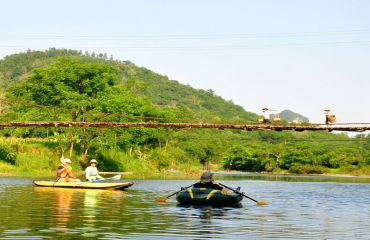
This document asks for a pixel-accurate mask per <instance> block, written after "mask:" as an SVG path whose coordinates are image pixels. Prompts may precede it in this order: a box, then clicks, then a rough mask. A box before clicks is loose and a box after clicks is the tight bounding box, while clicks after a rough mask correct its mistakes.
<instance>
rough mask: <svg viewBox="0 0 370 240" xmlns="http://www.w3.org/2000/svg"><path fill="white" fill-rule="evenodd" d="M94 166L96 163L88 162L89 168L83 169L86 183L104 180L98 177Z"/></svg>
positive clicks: (93, 161) (92, 160)
mask: <svg viewBox="0 0 370 240" xmlns="http://www.w3.org/2000/svg"><path fill="white" fill-rule="evenodd" d="M96 164H98V162H97V161H96V160H95V159H91V160H90V166H89V167H87V168H86V169H85V174H86V181H89V182H97V181H99V180H103V179H104V178H103V177H102V176H100V175H99V171H98V169H97V168H96Z"/></svg>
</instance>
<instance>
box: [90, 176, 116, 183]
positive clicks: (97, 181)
mask: <svg viewBox="0 0 370 240" xmlns="http://www.w3.org/2000/svg"><path fill="white" fill-rule="evenodd" d="M120 179H121V175H115V176H113V177H110V178H104V179H98V180H92V182H93V183H94V182H95V183H99V182H105V181H107V180H120Z"/></svg>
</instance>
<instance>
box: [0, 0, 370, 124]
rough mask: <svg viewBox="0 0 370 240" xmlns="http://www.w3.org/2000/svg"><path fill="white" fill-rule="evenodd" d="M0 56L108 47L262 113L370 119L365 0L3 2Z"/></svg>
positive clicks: (369, 6) (368, 6)
mask: <svg viewBox="0 0 370 240" xmlns="http://www.w3.org/2000/svg"><path fill="white" fill-rule="evenodd" d="M0 9H1V14H0V58H3V57H5V56H6V55H8V54H12V53H17V52H21V51H26V50H27V49H28V48H30V49H32V50H44V49H47V48H49V47H57V48H71V49H77V50H80V49H81V50H83V51H85V50H88V51H95V52H96V53H107V54H108V55H113V56H114V58H116V59H120V60H130V61H132V62H133V63H135V64H137V65H139V66H143V67H146V68H149V69H151V70H153V71H155V72H157V73H160V74H162V75H167V76H168V77H169V78H170V79H173V80H177V81H179V82H180V83H184V84H189V85H191V86H192V87H195V88H201V89H212V90H214V91H215V93H216V94H217V95H220V96H222V97H223V98H225V99H226V100H232V101H233V102H234V103H236V104H238V105H241V106H243V107H244V108H245V109H246V110H248V111H252V112H256V113H259V112H260V109H261V108H262V107H269V108H271V109H276V110H279V111H281V110H284V109H290V110H293V111H295V112H298V113H301V114H303V115H305V116H307V117H308V118H309V119H310V121H312V122H323V121H324V114H323V110H324V109H326V108H330V109H332V111H333V113H334V114H336V116H337V120H338V122H370V94H369V93H370V14H369V13H370V1H367V0H254V1H248V0H223V1H221V0H183V1H179V0H158V1H155V0H131V1H125V0H104V1H102V0H100V1H94V0H89V1H87V0H63V1H52V0H43V1H42V0H33V1H30V0H23V1H22V0H0Z"/></svg>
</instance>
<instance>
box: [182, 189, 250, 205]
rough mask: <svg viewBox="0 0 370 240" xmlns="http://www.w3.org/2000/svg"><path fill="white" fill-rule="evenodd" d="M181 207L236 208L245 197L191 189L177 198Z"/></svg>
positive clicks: (209, 190)
mask: <svg viewBox="0 0 370 240" xmlns="http://www.w3.org/2000/svg"><path fill="white" fill-rule="evenodd" d="M176 199H177V201H178V202H179V203H180V204H181V205H202V206H236V205H238V204H240V201H241V200H242V199H243V197H242V196H241V195H240V194H236V193H233V192H226V193H223V192H221V191H220V190H214V189H209V188H189V189H186V190H183V191H181V192H179V193H178V194H177V196H176Z"/></svg>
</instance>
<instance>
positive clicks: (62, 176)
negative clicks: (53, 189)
mask: <svg viewBox="0 0 370 240" xmlns="http://www.w3.org/2000/svg"><path fill="white" fill-rule="evenodd" d="M60 162H61V165H59V166H58V167H57V181H58V182H80V181H81V180H80V179H78V178H76V177H75V176H74V174H73V173H72V161H71V159H69V158H64V157H61V158H60Z"/></svg>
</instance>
